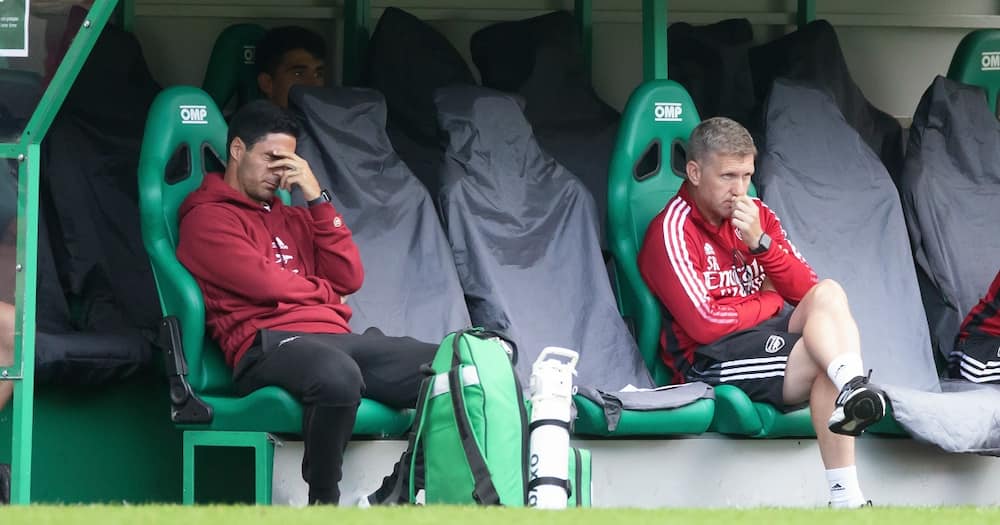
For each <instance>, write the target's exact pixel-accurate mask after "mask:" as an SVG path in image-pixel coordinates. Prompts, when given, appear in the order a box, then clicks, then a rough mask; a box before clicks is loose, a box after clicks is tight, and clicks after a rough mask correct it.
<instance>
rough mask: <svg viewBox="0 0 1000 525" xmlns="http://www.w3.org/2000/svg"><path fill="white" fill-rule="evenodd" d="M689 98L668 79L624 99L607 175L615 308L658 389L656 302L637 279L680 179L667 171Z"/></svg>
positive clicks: (687, 116) (661, 379) (688, 116)
mask: <svg viewBox="0 0 1000 525" xmlns="http://www.w3.org/2000/svg"><path fill="white" fill-rule="evenodd" d="M698 122H700V119H699V118H698V110H697V109H695V107H694V103H693V102H692V101H691V96H690V95H688V93H687V91H685V90H684V88H683V87H681V85H680V84H678V83H676V82H673V81H671V80H652V81H649V82H646V83H644V84H642V85H641V86H639V87H638V88H637V89H636V90H635V91H634V92H633V93H632V96H631V97H629V100H628V104H627V105H626V106H625V112H624V114H623V115H622V120H621V125H620V126H619V128H618V140H617V143H616V144H615V150H614V153H613V154H612V157H611V172H610V173H609V175H608V241H609V246H610V249H611V253H612V255H613V256H614V258H615V284H616V290H617V292H618V308H619V310H620V311H621V314H622V316H624V317H626V318H628V319H631V320H632V322H633V324H634V327H635V335H636V340H637V341H638V344H639V351H640V352H641V353H642V357H643V359H644V360H645V362H646V366H647V367H648V368H649V371H650V373H651V374H652V375H653V380H654V381H656V383H657V384H658V385H662V384H665V383H669V381H670V376H669V373H668V371H667V369H666V367H665V366H664V364H663V362H662V361H661V360H660V358H659V346H660V345H659V341H660V328H661V325H662V316H661V310H660V308H661V307H660V302H659V300H658V299H657V298H656V297H655V296H654V295H653V294H652V292H650V290H649V288H647V287H646V284H645V283H644V282H643V280H642V276H640V275H639V266H638V264H637V258H638V255H639V248H641V247H642V240H643V237H645V235H646V228H647V227H648V226H649V222H650V221H651V220H653V217H655V216H656V215H657V214H658V213H660V211H662V210H663V206H664V205H665V204H666V203H667V201H668V200H670V198H671V197H673V196H674V195H675V194H676V193H677V190H678V189H679V188H680V185H681V183H682V182H684V180H683V179H682V178H681V177H680V176H678V175H676V174H675V173H674V172H673V171H672V169H671V160H672V155H671V154H672V152H673V149H674V146H673V145H674V143H675V142H678V141H679V142H684V141H687V139H688V137H689V136H690V135H691V130H693V129H694V127H695V126H696V125H698Z"/></svg>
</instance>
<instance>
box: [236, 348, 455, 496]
mask: <svg viewBox="0 0 1000 525" xmlns="http://www.w3.org/2000/svg"><path fill="white" fill-rule="evenodd" d="M257 337H258V340H257V341H255V342H254V345H253V346H252V347H251V348H250V350H248V351H247V353H246V354H245V355H244V356H243V358H242V359H240V362H239V363H238V364H237V367H236V369H235V371H234V373H233V379H234V381H235V383H236V389H237V392H238V393H239V394H240V395H246V394H248V393H250V392H252V391H254V390H256V389H258V388H263V387H265V386H272V385H274V386H279V387H281V388H283V389H285V390H287V391H288V392H289V393H290V394H292V396H294V397H295V398H296V399H298V400H299V401H300V402H301V403H302V406H303V410H304V412H303V417H302V439H303V441H304V444H305V454H304V456H303V458H302V478H303V479H304V480H305V481H306V483H308V484H309V502H310V504H313V503H332V504H336V503H338V502H339V500H340V489H339V487H338V484H339V482H340V479H341V477H342V463H343V460H344V448H345V447H346V446H347V443H348V441H350V439H351V431H352V429H353V428H354V419H355V416H356V415H357V411H358V404H359V403H360V402H361V398H362V397H367V398H369V399H372V400H375V401H378V402H380V403H383V404H385V405H388V406H390V407H393V408H413V407H414V406H415V405H416V402H417V394H418V390H419V388H420V382H421V380H422V379H423V377H424V376H423V374H421V372H420V366H421V365H423V364H426V363H430V362H431V360H432V359H433V358H434V353H435V351H436V350H437V345H433V344H428V343H423V342H420V341H417V340H416V339H413V338H411V337H389V336H386V335H384V334H382V333H381V332H380V331H378V330H377V329H369V330H368V331H366V332H365V333H363V334H302V333H293V332H281V331H275V330H262V331H261V332H260V333H259V334H258V336H257Z"/></svg>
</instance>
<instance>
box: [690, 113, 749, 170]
mask: <svg viewBox="0 0 1000 525" xmlns="http://www.w3.org/2000/svg"><path fill="white" fill-rule="evenodd" d="M710 153H715V154H716V155H733V156H738V157H745V156H747V155H757V147H756V146H754V144H753V137H751V136H750V132H749V131H747V129H746V128H744V127H743V126H742V125H741V124H740V123H739V122H736V121H735V120H733V119H730V118H726V117H712V118H710V119H707V120H704V121H702V123H701V124H698V126H697V127H695V128H694V131H692V132H691V138H690V139H688V146H687V158H688V160H694V161H697V162H704V161H705V160H707V159H708V155H709V154H710Z"/></svg>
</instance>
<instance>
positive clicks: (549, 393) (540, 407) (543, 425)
mask: <svg viewBox="0 0 1000 525" xmlns="http://www.w3.org/2000/svg"><path fill="white" fill-rule="evenodd" d="M579 358H580V355H579V354H577V353H576V352H574V351H573V350H569V349H566V348H560V347H556V346H548V347H545V349H544V350H542V353H541V355H539V356H538V359H537V360H535V363H534V364H533V365H532V367H531V426H530V428H531V437H530V448H531V456H530V458H529V462H528V472H529V476H528V482H529V487H530V490H529V491H528V505H529V506H532V507H537V508H540V509H564V508H566V503H567V500H568V499H569V492H568V490H567V487H568V485H567V483H568V481H569V461H568V459H567V458H568V457H569V422H570V414H571V407H572V403H573V376H574V375H576V362H577V361H578V360H579Z"/></svg>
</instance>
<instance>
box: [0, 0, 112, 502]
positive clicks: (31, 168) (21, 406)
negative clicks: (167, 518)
mask: <svg viewBox="0 0 1000 525" xmlns="http://www.w3.org/2000/svg"><path fill="white" fill-rule="evenodd" d="M117 3H118V0H95V1H94V5H93V7H91V9H90V13H89V14H88V15H87V18H86V19H85V20H84V22H83V24H82V25H81V26H80V30H79V32H78V33H77V36H76V38H74V39H73V43H72V44H71V45H70V47H69V50H68V51H67V52H66V56H65V57H64V58H63V61H62V63H60V64H59V68H58V69H57V70H56V74H55V76H54V77H53V79H52V82H51V83H50V84H49V86H48V88H47V89H46V90H45V93H44V94H43V95H42V98H41V100H40V101H39V102H38V106H37V107H36V108H35V112H34V113H33V114H32V115H31V119H30V120H29V121H28V124H27V125H26V126H25V128H24V132H23V133H22V134H21V138H20V140H19V142H18V143H17V144H11V143H7V144H0V158H7V159H17V160H18V163H19V166H18V187H17V263H16V267H15V271H16V283H17V288H16V300H15V305H14V306H15V320H14V364H13V365H12V366H11V367H9V368H4V369H0V380H13V381H14V400H13V411H14V417H13V423H14V426H13V436H12V437H11V447H12V451H11V452H12V453H11V458H12V461H11V471H12V480H11V503H13V504H16V505H26V504H28V503H30V502H31V445H32V424H33V421H34V413H33V406H34V387H35V307H36V305H35V292H36V288H37V280H38V278H37V277H38V276H37V269H38V267H37V264H36V263H37V259H38V190H39V182H38V173H39V160H40V156H41V147H40V144H41V142H42V140H43V139H44V138H45V134H46V133H47V132H48V130H49V126H51V125H52V121H53V120H54V119H55V117H56V114H57V113H58V112H59V109H60V108H61V107H62V104H63V101H64V100H65V99H66V94H67V93H69V90H70V87H72V85H73V82H74V81H75V80H76V77H77V75H78V74H79V73H80V69H81V68H82V67H83V63H84V62H85V61H86V58H87V56H88V55H89V54H90V51H91V49H93V47H94V43H95V42H96V41H97V38H98V36H100V34H101V31H102V30H103V29H104V26H105V24H106V23H107V21H108V19H109V18H111V15H112V13H113V12H114V9H115V6H116V5H117Z"/></svg>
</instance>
